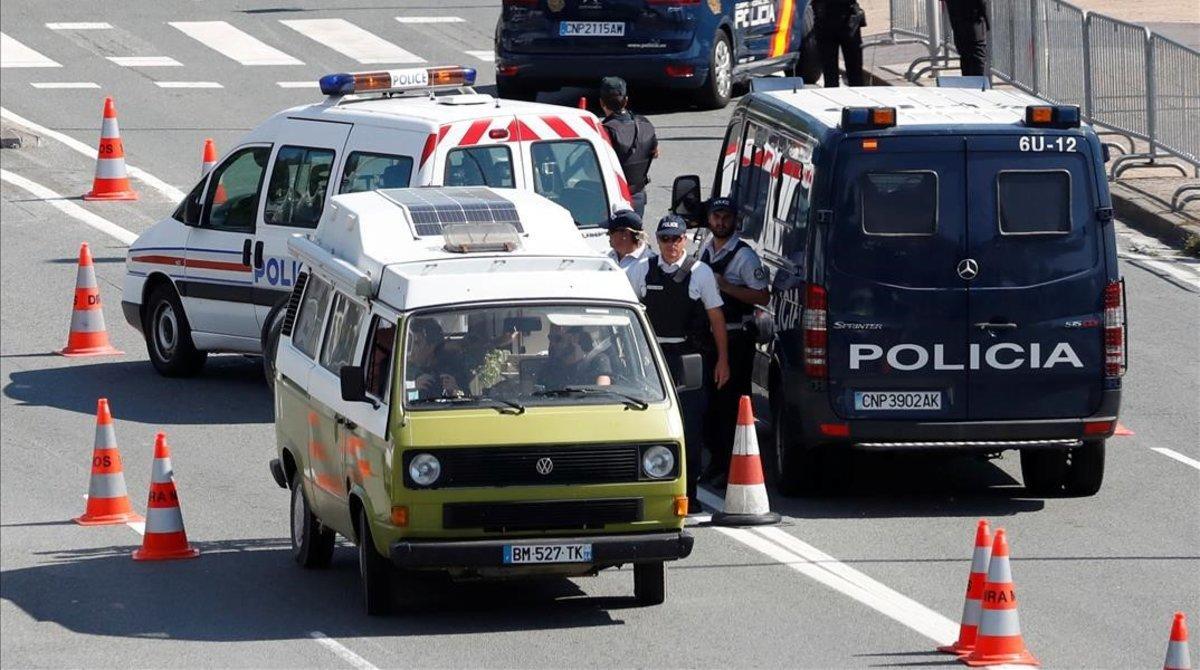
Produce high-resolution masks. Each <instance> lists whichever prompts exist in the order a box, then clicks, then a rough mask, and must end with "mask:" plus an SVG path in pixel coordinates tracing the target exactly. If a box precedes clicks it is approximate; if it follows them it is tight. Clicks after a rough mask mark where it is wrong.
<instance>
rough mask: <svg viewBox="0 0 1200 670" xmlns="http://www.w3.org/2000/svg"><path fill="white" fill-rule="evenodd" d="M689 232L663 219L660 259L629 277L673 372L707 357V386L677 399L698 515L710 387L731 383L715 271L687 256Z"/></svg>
mask: <svg viewBox="0 0 1200 670" xmlns="http://www.w3.org/2000/svg"><path fill="white" fill-rule="evenodd" d="M686 233H687V223H685V222H684V220H683V219H681V218H680V217H678V216H676V215H674V214H668V215H667V216H664V217H663V218H662V219H661V220H660V221H659V222H658V227H657V229H656V232H655V236H656V237H657V239H658V249H659V254H660V255H654V254H651V255H649V256H647V257H646V258H644V259H642V260H641V261H639V262H638V263H637V264H636V265H634V266H632V267H631V268H629V269H628V270H626V274H627V275H628V276H629V281H630V283H632V284H633V290H634V293H637V295H638V297H639V298H641V300H642V304H644V305H645V306H646V316H647V317H649V319H650V325H651V326H653V328H654V334H655V337H656V338H657V339H658V343H659V346H661V347H662V351H663V354H664V355H665V356H666V357H667V363H668V365H670V366H671V369H672V370H673V371H677V370H678V369H679V359H680V357H681V356H683V355H685V354H693V353H698V354H701V355H703V356H704V363H705V365H704V369H705V375H704V376H705V380H704V387H703V388H701V389H699V390H697V391H689V392H686V393H682V394H680V397H679V402H680V405H681V407H680V409H681V411H682V414H683V433H684V440H685V442H686V443H687V463H688V466H687V470H688V511H689V513H692V512H699V511H700V501H699V500H698V499H697V498H696V482H697V480H698V479H699V470H700V467H699V466H700V446H701V442H702V439H703V437H702V434H703V423H704V413H705V410H706V406H707V404H708V393H709V391H708V389H709V388H710V387H716V388H720V387H722V386H725V384H726V383H727V382H728V381H729V355H728V351H727V344H726V330H725V317H724V316H723V315H722V313H721V292H720V289H718V288H717V282H716V279H714V278H713V273H712V270H710V269H709V267H708V266H707V265H705V264H704V263H701V262H700V261H698V260H697V259H696V258H695V257H689V256H688V255H687V237H686Z"/></svg>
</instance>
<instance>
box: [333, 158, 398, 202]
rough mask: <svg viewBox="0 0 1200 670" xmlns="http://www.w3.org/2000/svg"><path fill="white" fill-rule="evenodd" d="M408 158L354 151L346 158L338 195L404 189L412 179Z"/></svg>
mask: <svg viewBox="0 0 1200 670" xmlns="http://www.w3.org/2000/svg"><path fill="white" fill-rule="evenodd" d="M412 166H413V159H412V157H410V156H394V155H391V154H374V153H368V152H366V151H354V152H351V153H350V155H349V156H347V157H346V167H345V168H343V169H342V183H341V185H340V186H338V193H358V192H359V191H374V190H375V189H379V188H405V187H407V186H408V181H409V179H410V178H411V177H412Z"/></svg>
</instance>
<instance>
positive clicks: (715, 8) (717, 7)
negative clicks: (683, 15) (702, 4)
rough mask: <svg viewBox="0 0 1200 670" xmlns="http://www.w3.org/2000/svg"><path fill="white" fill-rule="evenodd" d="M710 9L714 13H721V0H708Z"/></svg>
mask: <svg viewBox="0 0 1200 670" xmlns="http://www.w3.org/2000/svg"><path fill="white" fill-rule="evenodd" d="M708 9H709V11H711V12H712V13H713V14H720V13H721V0H708Z"/></svg>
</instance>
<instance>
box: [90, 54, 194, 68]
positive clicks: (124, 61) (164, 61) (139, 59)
mask: <svg viewBox="0 0 1200 670" xmlns="http://www.w3.org/2000/svg"><path fill="white" fill-rule="evenodd" d="M108 60H110V61H112V62H114V63H116V64H117V65H120V66H122V67H183V63H180V62H179V61H177V60H175V59H174V58H171V57H170V56H108Z"/></svg>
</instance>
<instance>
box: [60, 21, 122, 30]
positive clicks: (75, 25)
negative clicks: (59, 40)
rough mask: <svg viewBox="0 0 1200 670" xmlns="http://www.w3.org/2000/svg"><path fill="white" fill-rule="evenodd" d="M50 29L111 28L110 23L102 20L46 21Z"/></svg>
mask: <svg viewBox="0 0 1200 670" xmlns="http://www.w3.org/2000/svg"><path fill="white" fill-rule="evenodd" d="M46 27H47V28H49V29H50V30H112V25H110V24H107V23H104V22H103V21H94V22H86V21H85V22H81V23H47V24H46Z"/></svg>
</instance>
